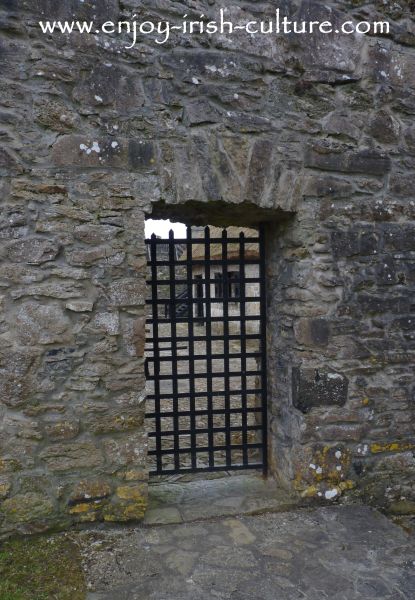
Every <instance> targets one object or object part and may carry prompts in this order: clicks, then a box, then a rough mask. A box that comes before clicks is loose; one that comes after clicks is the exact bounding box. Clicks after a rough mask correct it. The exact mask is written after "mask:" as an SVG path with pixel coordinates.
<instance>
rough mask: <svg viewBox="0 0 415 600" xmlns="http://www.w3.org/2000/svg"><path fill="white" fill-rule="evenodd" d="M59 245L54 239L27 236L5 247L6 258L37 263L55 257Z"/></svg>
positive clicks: (32, 263)
mask: <svg viewBox="0 0 415 600" xmlns="http://www.w3.org/2000/svg"><path fill="white" fill-rule="evenodd" d="M58 252H59V245H58V244H57V243H56V242H55V241H54V240H45V239H44V238H28V239H26V240H22V241H16V242H13V243H11V244H10V245H9V247H8V248H7V258H8V259H9V260H10V262H12V263H16V262H17V263H20V262H23V263H27V264H29V265H39V264H41V263H45V262H48V261H51V260H53V259H54V258H56V256H57V254H58Z"/></svg>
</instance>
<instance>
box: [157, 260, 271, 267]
mask: <svg viewBox="0 0 415 600" xmlns="http://www.w3.org/2000/svg"><path fill="white" fill-rule="evenodd" d="M206 262H207V261H206V260H205V259H204V258H192V266H201V265H202V266H203V265H206ZM240 262H241V259H239V258H227V259H226V260H222V259H220V258H211V259H209V264H210V265H222V266H223V265H225V266H226V265H239V263H240ZM243 264H244V265H259V264H260V261H259V259H258V258H244V259H243ZM147 266H149V267H151V266H153V267H169V266H173V267H185V266H186V261H183V260H182V261H180V259H179V260H174V261H170V260H154V261H150V260H149V261H147Z"/></svg>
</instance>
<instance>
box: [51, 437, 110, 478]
mask: <svg viewBox="0 0 415 600" xmlns="http://www.w3.org/2000/svg"><path fill="white" fill-rule="evenodd" d="M40 458H41V459H42V461H44V463H45V464H46V466H47V467H48V469H50V470H51V471H58V472H61V471H73V472H76V471H77V470H79V469H92V468H94V467H99V466H102V465H103V462H104V457H103V455H102V452H101V451H100V450H99V448H97V446H95V445H94V444H92V443H90V442H72V443H67V444H55V445H52V446H49V447H46V448H45V449H44V450H43V451H42V452H41V454H40Z"/></svg>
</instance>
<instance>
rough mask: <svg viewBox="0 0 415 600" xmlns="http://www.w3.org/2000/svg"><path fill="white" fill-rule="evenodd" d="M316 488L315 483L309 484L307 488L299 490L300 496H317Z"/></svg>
mask: <svg viewBox="0 0 415 600" xmlns="http://www.w3.org/2000/svg"><path fill="white" fill-rule="evenodd" d="M317 494H318V488H317V486H315V485H310V486H309V487H308V488H306V489H305V490H303V491H302V492H301V497H302V498H312V497H313V496H317Z"/></svg>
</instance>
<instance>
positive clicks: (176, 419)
mask: <svg viewBox="0 0 415 600" xmlns="http://www.w3.org/2000/svg"><path fill="white" fill-rule="evenodd" d="M175 262H176V261H175V251H174V232H173V230H172V229H170V231H169V263H170V264H169V289H170V327H171V371H172V372H171V376H172V395H173V413H174V416H173V441H174V445H173V448H174V468H175V469H179V468H180V453H179V433H178V431H179V416H178V414H177V413H178V412H179V403H178V397H177V393H178V389H177V385H178V384H177V340H176V338H177V323H176V319H177V314H176V273H175Z"/></svg>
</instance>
